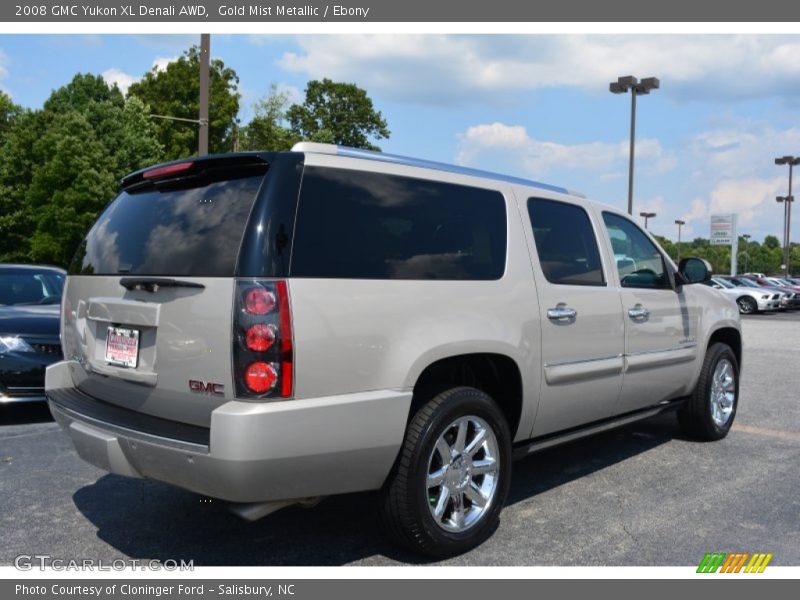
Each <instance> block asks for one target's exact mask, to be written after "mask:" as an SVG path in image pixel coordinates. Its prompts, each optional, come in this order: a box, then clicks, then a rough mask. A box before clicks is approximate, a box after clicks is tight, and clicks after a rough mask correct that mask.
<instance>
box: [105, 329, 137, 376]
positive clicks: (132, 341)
mask: <svg viewBox="0 0 800 600" xmlns="http://www.w3.org/2000/svg"><path fill="white" fill-rule="evenodd" d="M106 362H108V363H110V364H112V365H117V366H120V367H130V368H133V369H135V368H136V365H137V363H138V362H139V331H138V330H137V329H123V328H122V327H109V328H108V335H107V336H106Z"/></svg>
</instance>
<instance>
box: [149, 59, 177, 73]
mask: <svg viewBox="0 0 800 600" xmlns="http://www.w3.org/2000/svg"><path fill="white" fill-rule="evenodd" d="M176 60H178V57H177V56H171V57H166V56H158V57H156V59H155V60H154V61H153V66H152V68H153V69H155V70H156V71H166V70H167V65H168V64H169V63H171V62H175V61H176Z"/></svg>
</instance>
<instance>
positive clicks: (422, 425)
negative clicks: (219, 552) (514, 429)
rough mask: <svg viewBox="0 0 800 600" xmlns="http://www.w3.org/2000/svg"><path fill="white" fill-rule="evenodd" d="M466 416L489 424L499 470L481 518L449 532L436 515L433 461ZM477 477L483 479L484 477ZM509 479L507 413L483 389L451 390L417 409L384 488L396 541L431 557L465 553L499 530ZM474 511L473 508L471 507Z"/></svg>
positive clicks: (386, 512)
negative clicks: (444, 440) (430, 477)
mask: <svg viewBox="0 0 800 600" xmlns="http://www.w3.org/2000/svg"><path fill="white" fill-rule="evenodd" d="M465 417H471V418H472V417H478V418H479V419H481V420H482V421H483V422H484V423H485V424H487V425H488V426H489V428H490V429H491V432H492V433H493V434H494V438H495V440H496V442H497V450H498V456H497V459H496V460H497V465H498V467H499V468H498V471H497V476H496V477H497V479H496V487H495V488H494V492H493V495H492V496H491V501H490V503H487V507H486V509H485V510H484V512H483V513H482V514H481V516H480V517H479V518H478V519H477V520H476V522H475V523H474V524H473V525H471V526H469V527H468V528H467V529H466V530H464V531H447V530H446V529H445V528H444V525H440V524H439V523H437V520H436V519H435V518H434V516H433V514H432V508H431V506H432V505H433V503H434V499H433V498H431V496H430V494H431V492H430V490H429V488H428V485H427V476H428V468H429V461H430V460H432V459H431V457H432V455H433V453H434V448H435V447H436V443H437V441H438V440H439V438H440V436H443V435H446V434H447V432H448V431H452V430H450V429H449V428H450V427H451V426H452V425H453V424H454V423H455V422H456V421H457V420H458V419H461V418H465ZM454 447H455V446H454ZM476 456H477V455H476ZM484 477H485V476H484ZM478 478H479V479H478V480H479V481H480V480H482V479H481V476H478ZM469 481H471V479H469ZM510 481H511V434H510V432H509V428H508V424H507V423H506V419H505V417H504V416H503V413H502V412H501V411H500V409H499V408H498V407H497V405H496V404H495V403H494V401H493V400H492V399H491V398H490V397H489V396H488V395H487V394H485V393H484V392H482V391H480V390H478V389H475V388H471V387H455V388H450V389H447V390H445V391H443V392H441V393H438V394H436V395H434V396H433V397H432V398H431V399H430V400H429V401H428V402H426V403H425V404H424V405H423V406H422V407H421V408H420V409H419V410H417V412H416V413H415V414H414V416H413V418H412V419H411V422H410V423H409V425H408V428H407V430H406V437H405V440H404V442H403V447H402V449H401V451H400V455H399V457H398V459H397V462H396V464H395V467H394V469H393V471H392V474H391V475H390V476H389V479H388V480H387V482H386V485H385V486H384V490H383V517H384V524H385V526H386V530H387V533H388V534H389V536H390V537H391V538H392V539H393V540H394V541H395V542H397V543H399V544H401V545H403V546H405V547H407V548H409V549H411V550H413V551H416V552H421V553H424V554H427V555H429V556H434V557H437V558H446V557H450V556H456V555H458V554H462V553H464V552H466V551H468V550H471V549H472V548H474V547H476V546H478V545H479V544H481V543H482V542H483V541H485V540H486V539H487V538H488V537H489V536H490V535H491V534H492V533H493V532H494V530H495V529H496V527H497V523H498V521H499V515H500V511H501V510H502V509H503V505H504V504H505V501H506V497H507V496H508V488H509V484H510ZM468 485H469V484H468ZM440 494H441V491H440ZM448 502H451V501H448ZM476 506H477V505H476ZM472 509H473V507H472V506H470V508H469V509H468V510H472Z"/></svg>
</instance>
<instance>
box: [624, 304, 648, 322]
mask: <svg viewBox="0 0 800 600" xmlns="http://www.w3.org/2000/svg"><path fill="white" fill-rule="evenodd" d="M628 316H629V317H630V318H631V319H633V320H634V321H646V320H647V319H649V318H650V311H649V310H647V309H646V308H645V307H644V306H642V305H641V304H637V305H636V306H634V307H633V308H629V309H628Z"/></svg>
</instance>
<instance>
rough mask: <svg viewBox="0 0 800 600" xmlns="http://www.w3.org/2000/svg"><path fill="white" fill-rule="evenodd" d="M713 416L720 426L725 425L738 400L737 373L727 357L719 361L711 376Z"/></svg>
mask: <svg viewBox="0 0 800 600" xmlns="http://www.w3.org/2000/svg"><path fill="white" fill-rule="evenodd" d="M709 400H710V402H711V418H712V419H714V423H716V425H717V426H718V427H724V426H725V425H726V424H727V422H728V421H729V420H730V418H731V414H733V405H734V403H735V402H736V373H735V371H734V370H733V365H732V364H731V362H730V361H729V360H727V359H725V358H723V359H722V360H721V361H719V362H718V363H717V366H716V367H715V368H714V375H713V376H712V377H711V394H710V398H709Z"/></svg>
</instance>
